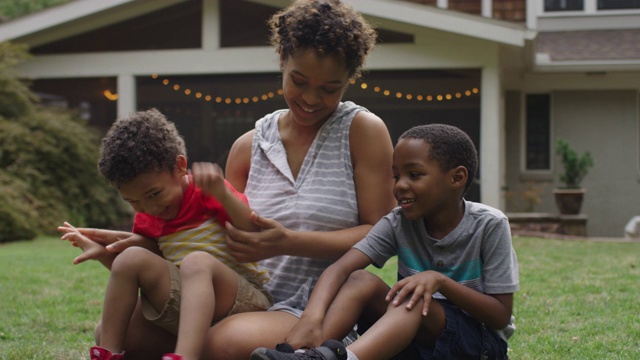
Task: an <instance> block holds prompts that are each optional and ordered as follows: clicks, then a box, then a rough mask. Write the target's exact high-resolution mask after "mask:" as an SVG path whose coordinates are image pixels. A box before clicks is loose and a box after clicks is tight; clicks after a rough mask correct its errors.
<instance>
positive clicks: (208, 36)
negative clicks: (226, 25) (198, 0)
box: [202, 0, 220, 51]
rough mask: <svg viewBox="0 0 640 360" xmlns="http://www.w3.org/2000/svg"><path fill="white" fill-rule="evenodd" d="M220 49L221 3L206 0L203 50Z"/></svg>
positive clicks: (214, 0)
mask: <svg viewBox="0 0 640 360" xmlns="http://www.w3.org/2000/svg"><path fill="white" fill-rule="evenodd" d="M218 48H220V2H219V1H218V0H204V1H203V2H202V49H203V50H210V51H213V50H217V49H218Z"/></svg>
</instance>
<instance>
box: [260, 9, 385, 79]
mask: <svg viewBox="0 0 640 360" xmlns="http://www.w3.org/2000/svg"><path fill="white" fill-rule="evenodd" d="M268 25H269V27H270V28H271V37H270V40H271V45H273V46H274V47H275V49H276V52H277V53H278V54H279V55H280V58H281V59H286V58H288V57H289V56H291V54H292V53H294V52H295V50H297V49H315V51H316V52H317V53H318V54H320V55H336V56H338V57H340V58H342V59H344V60H345V62H346V64H347V69H348V72H349V77H358V76H360V71H361V69H362V66H363V65H364V62H365V58H366V56H367V54H368V53H369V52H370V51H372V50H373V47H374V46H375V42H376V38H377V33H376V31H375V29H374V28H373V27H372V26H371V25H370V24H369V23H368V22H367V21H366V20H365V19H364V18H363V17H362V15H360V13H358V12H357V11H356V10H355V9H354V8H353V7H352V6H350V5H348V4H345V3H343V2H341V1H340V0H296V1H294V2H293V3H292V4H291V5H290V6H289V7H287V8H285V9H284V10H282V11H279V12H278V13H276V14H275V15H273V16H272V17H271V19H270V20H269V21H268Z"/></svg>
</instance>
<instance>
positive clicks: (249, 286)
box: [140, 261, 273, 335]
mask: <svg viewBox="0 0 640 360" xmlns="http://www.w3.org/2000/svg"><path fill="white" fill-rule="evenodd" d="M167 265H168V266H169V274H170V276H171V290H170V292H171V293H170V295H169V300H168V301H167V303H166V304H165V305H164V309H162V311H161V312H158V311H157V310H156V309H154V308H153V306H151V304H150V303H149V301H148V300H147V298H146V297H145V296H144V294H141V295H140V299H141V303H142V313H143V314H144V317H145V318H146V319H147V320H149V321H151V322H152V323H154V324H155V325H157V326H159V327H161V328H163V329H165V330H167V331H169V332H171V333H172V334H175V335H177V334H178V325H179V324H180V296H181V288H182V281H181V280H180V270H179V269H178V267H177V266H175V265H174V264H173V263H172V262H170V261H167ZM237 275H238V293H237V294H236V301H235V303H234V304H233V307H232V308H231V310H230V311H229V313H228V314H227V316H230V315H233V314H237V313H242V312H250V311H263V310H267V309H268V308H269V307H270V306H271V305H273V298H272V297H271V294H269V292H267V290H265V289H264V288H261V287H259V286H257V285H256V284H253V283H251V282H250V281H249V280H247V279H246V278H245V277H244V276H242V275H240V274H237Z"/></svg>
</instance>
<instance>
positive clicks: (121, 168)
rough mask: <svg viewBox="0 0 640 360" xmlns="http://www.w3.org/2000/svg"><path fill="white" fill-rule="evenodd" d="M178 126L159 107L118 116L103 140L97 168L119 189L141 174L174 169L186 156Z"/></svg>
mask: <svg viewBox="0 0 640 360" xmlns="http://www.w3.org/2000/svg"><path fill="white" fill-rule="evenodd" d="M186 154H187V150H186V147H185V143H184V140H183V139H182V137H181V136H180V134H179V133H178V130H177V129H176V126H175V125H174V124H173V123H172V122H170V121H169V120H167V118H166V117H165V116H164V115H163V114H162V113H160V111H158V110H156V109H150V110H147V111H139V112H135V113H132V114H131V115H130V116H128V117H125V118H122V119H118V120H116V122H114V123H113V125H112V126H111V128H110V129H109V131H108V132H107V135H106V136H105V137H104V138H103V139H102V147H101V148H100V160H99V161H98V170H99V171H100V173H101V174H102V176H104V178H105V179H107V181H108V182H109V183H111V184H112V185H114V186H115V187H116V188H119V187H120V186H121V185H122V184H124V183H126V182H129V181H131V180H133V179H134V178H135V177H137V176H138V175H141V174H147V173H150V172H154V171H155V172H160V171H165V170H169V171H171V170H173V169H174V167H175V164H176V158H177V157H178V156H179V155H182V156H185V157H186Z"/></svg>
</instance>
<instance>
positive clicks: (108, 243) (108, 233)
mask: <svg viewBox="0 0 640 360" xmlns="http://www.w3.org/2000/svg"><path fill="white" fill-rule="evenodd" d="M58 231H60V232H63V233H69V232H78V233H80V234H82V235H84V236H85V237H87V238H89V239H90V240H92V241H94V242H96V243H98V244H100V245H103V246H104V247H105V248H106V249H107V251H109V252H112V253H120V252H122V251H124V249H126V248H128V247H131V246H141V247H145V248H148V247H147V246H145V244H147V243H148V242H149V239H147V238H145V237H144V236H142V235H138V234H134V233H131V232H128V231H116V230H105V229H93V228H75V227H74V226H73V225H71V224H69V223H68V222H65V223H64V225H63V226H58ZM68 240H69V241H71V243H72V244H73V245H74V246H78V245H77V244H76V243H75V242H74V241H73V240H72V239H71V238H70V239H68Z"/></svg>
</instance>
